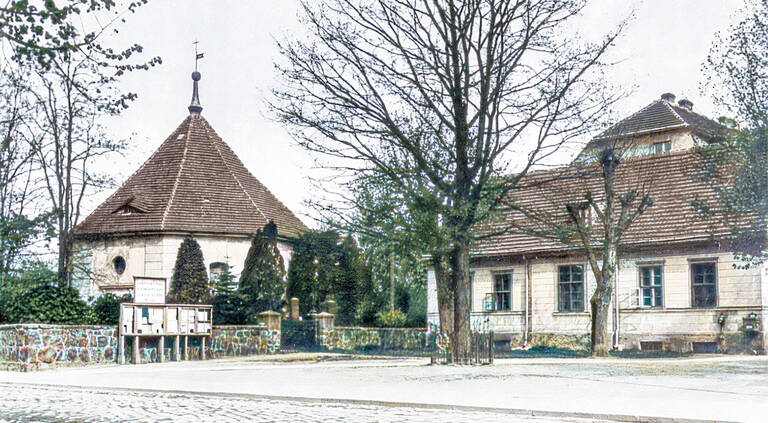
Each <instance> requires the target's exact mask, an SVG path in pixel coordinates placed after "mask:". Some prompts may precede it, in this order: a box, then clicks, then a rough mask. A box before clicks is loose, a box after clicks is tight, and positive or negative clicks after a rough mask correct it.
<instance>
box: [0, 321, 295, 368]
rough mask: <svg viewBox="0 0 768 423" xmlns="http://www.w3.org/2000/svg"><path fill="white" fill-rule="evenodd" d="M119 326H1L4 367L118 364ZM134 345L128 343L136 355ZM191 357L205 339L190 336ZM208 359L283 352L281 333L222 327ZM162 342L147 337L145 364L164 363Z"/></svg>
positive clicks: (168, 347) (168, 350) (168, 351)
mask: <svg viewBox="0 0 768 423" xmlns="http://www.w3.org/2000/svg"><path fill="white" fill-rule="evenodd" d="M117 344H118V338H117V328H116V327H114V326H59V325H42V324H14V325H0V369H9V370H18V371H28V370H42V369H46V368H54V367H58V366H82V365H87V364H103V363H115V362H116V361H117ZM132 348H133V342H132V341H131V340H130V339H129V340H128V342H126V357H127V358H128V359H129V360H130V357H132V356H133V355H132V351H131V349H132ZM188 349H189V353H188V354H189V359H190V360H199V359H200V340H199V338H198V337H190V339H189V341H188ZM205 349H206V357H208V358H220V357H240V356H248V355H256V354H275V353H277V352H279V351H280V331H279V330H268V329H267V328H266V327H265V326H263V325H259V326H256V325H254V326H216V327H214V328H213V334H212V336H211V337H210V338H208V339H207V340H206V346H205ZM157 354H158V338H154V337H153V338H142V339H141V345H140V347H139V361H140V362H141V363H154V362H157V361H158V355H157ZM172 354H173V337H170V336H169V337H167V338H166V343H165V349H164V354H163V355H164V356H165V360H166V361H171V355H172Z"/></svg>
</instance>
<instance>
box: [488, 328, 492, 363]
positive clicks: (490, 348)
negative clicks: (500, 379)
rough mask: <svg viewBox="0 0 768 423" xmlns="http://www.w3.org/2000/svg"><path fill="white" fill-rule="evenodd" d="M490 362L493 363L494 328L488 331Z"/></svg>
mask: <svg viewBox="0 0 768 423" xmlns="http://www.w3.org/2000/svg"><path fill="white" fill-rule="evenodd" d="M488 363H489V364H493V329H491V331H490V332H489V333H488Z"/></svg>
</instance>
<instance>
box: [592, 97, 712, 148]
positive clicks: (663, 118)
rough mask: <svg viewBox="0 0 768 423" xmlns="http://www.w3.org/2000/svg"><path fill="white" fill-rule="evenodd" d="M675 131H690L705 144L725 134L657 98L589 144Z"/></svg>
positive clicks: (708, 123)
mask: <svg viewBox="0 0 768 423" xmlns="http://www.w3.org/2000/svg"><path fill="white" fill-rule="evenodd" d="M676 128H690V129H691V131H693V133H694V134H695V135H698V136H700V137H702V138H704V139H705V140H707V141H711V140H714V139H717V138H718V137H720V136H723V135H724V134H725V133H726V131H727V128H726V127H725V126H723V125H720V124H719V123H717V122H715V121H714V120H712V119H710V118H708V117H706V116H702V115H700V114H698V113H695V112H693V111H691V110H688V109H686V108H684V107H680V106H678V105H675V104H671V103H670V102H668V101H666V100H662V99H660V100H656V101H654V102H653V103H651V104H649V105H647V106H645V107H644V108H642V109H640V110H639V111H638V112H637V113H635V114H633V115H632V116H629V117H628V118H626V119H624V120H621V121H620V122H618V123H617V124H615V125H613V126H611V127H610V128H608V129H606V130H605V131H603V132H602V133H601V134H599V135H598V136H596V137H595V138H594V139H593V141H592V142H595V141H599V140H604V139H615V138H617V137H628V136H633V135H641V134H646V133H652V132H660V131H665V130H671V129H676Z"/></svg>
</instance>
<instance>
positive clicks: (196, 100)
mask: <svg viewBox="0 0 768 423" xmlns="http://www.w3.org/2000/svg"><path fill="white" fill-rule="evenodd" d="M199 43H200V41H197V40H195V42H194V43H192V44H194V45H195V71H194V72H192V81H193V82H192V102H191V103H189V113H191V114H195V115H199V114H200V112H202V111H203V106H201V105H200V97H199V95H198V92H197V81H199V80H200V78H201V75H200V72H198V71H197V61H198V60H200V59H202V58H203V53H198V52H197V45H198V44H199Z"/></svg>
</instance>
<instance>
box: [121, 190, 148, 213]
mask: <svg viewBox="0 0 768 423" xmlns="http://www.w3.org/2000/svg"><path fill="white" fill-rule="evenodd" d="M146 212H147V206H146V205H144V204H142V203H141V201H139V200H137V199H136V197H135V196H133V195H132V196H130V197H128V198H126V199H125V200H124V201H123V202H122V203H120V205H119V206H118V207H117V208H116V209H115V210H114V211H113V212H112V214H116V215H119V216H131V215H134V214H143V213H146Z"/></svg>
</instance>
